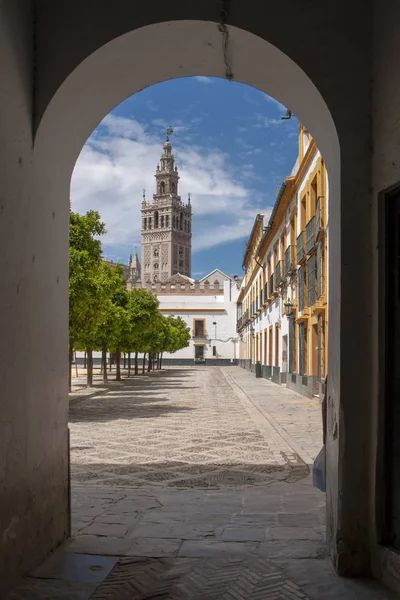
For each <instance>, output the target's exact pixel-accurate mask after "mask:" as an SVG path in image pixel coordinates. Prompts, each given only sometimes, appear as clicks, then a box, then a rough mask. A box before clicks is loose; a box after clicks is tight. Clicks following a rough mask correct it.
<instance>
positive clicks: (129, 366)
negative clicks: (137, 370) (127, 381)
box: [128, 352, 131, 377]
mask: <svg viewBox="0 0 400 600" xmlns="http://www.w3.org/2000/svg"><path fill="white" fill-rule="evenodd" d="M130 376H131V353H130V352H128V377H130Z"/></svg>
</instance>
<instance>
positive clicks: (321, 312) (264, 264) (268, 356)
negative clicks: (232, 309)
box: [239, 124, 329, 397]
mask: <svg viewBox="0 0 400 600" xmlns="http://www.w3.org/2000/svg"><path fill="white" fill-rule="evenodd" d="M311 142H312V138H311V136H310V135H309V133H308V132H307V131H306V130H305V129H304V127H303V126H302V125H301V124H300V125H299V156H298V160H297V161H296V164H295V168H294V169H293V171H292V173H291V175H290V177H289V178H288V179H287V181H286V188H281V189H282V190H283V191H282V193H280V194H278V198H277V202H276V204H275V207H274V211H275V210H276V214H275V212H274V213H273V215H272V216H271V218H270V220H269V225H268V226H271V227H272V229H271V231H270V233H269V232H267V233H265V234H264V235H265V236H266V235H268V245H265V244H264V245H263V243H262V237H261V232H262V228H261V227H260V218H261V216H260V215H258V216H257V217H256V222H255V226H254V227H253V231H252V234H251V236H250V241H249V245H248V247H247V249H246V253H245V258H244V260H245V264H246V265H247V269H246V277H245V278H244V280H243V284H242V293H241V305H242V306H241V307H240V308H239V310H242V311H243V310H246V311H250V317H252V318H251V321H250V322H249V323H248V324H247V325H246V326H245V327H244V328H243V329H240V333H241V335H242V340H243V341H242V344H244V348H242V350H241V356H242V357H243V358H244V359H246V362H244V363H242V364H243V366H246V367H247V368H250V369H253V370H254V367H253V366H252V365H254V364H255V363H256V362H261V364H262V367H263V368H262V374H263V376H264V377H268V378H270V379H272V380H273V381H275V382H276V383H285V384H286V385H287V386H288V387H289V388H291V389H293V390H295V391H297V392H299V393H301V394H304V395H306V396H308V397H311V396H313V395H317V394H320V392H321V391H322V383H323V380H324V378H325V376H326V373H327V368H328V344H327V331H328V321H327V282H328V268H327V264H328V262H327V261H328V255H327V250H328V227H329V224H328V218H327V215H328V185H327V176H326V169H325V166H324V163H323V160H322V157H321V154H320V152H319V151H318V150H317V149H316V147H315V145H311ZM307 150H308V155H307ZM307 165H308V166H307ZM296 176H297V177H298V180H297V182H296V180H295V179H294V177H296ZM290 186H294V187H292V188H291V187H290ZM313 186H314V187H313ZM318 196H323V198H322V197H321V198H320V200H319V206H320V207H321V210H320V215H321V216H320V222H321V223H322V225H323V230H324V231H323V232H321V233H318V237H316V236H315V239H316V241H317V243H316V244H315V243H314V244H311V246H312V248H311V250H310V251H311V253H312V255H310V262H308V261H307V263H306V264H305V262H306V261H305V260H303V259H301V263H302V264H301V265H300V263H299V262H298V260H297V258H298V257H297V239H298V236H299V235H300V234H301V233H302V231H303V230H305V227H306V224H307V223H311V224H312V223H313V218H314V219H316V201H317V197H318ZM280 203H284V205H285V206H286V209H285V210H284V212H282V210H283V209H282V210H281V208H280V207H281V204H280ZM321 203H322V204H321ZM304 241H305V240H304ZM318 246H319V248H320V250H317V248H318ZM257 248H258V249H257ZM260 248H261V249H260ZM305 249H306V248H305ZM287 252H289V253H290V264H291V265H292V267H293V268H292V269H290V272H288V273H286V256H287V254H286V253H287ZM314 261H315V262H314ZM312 263H313V266H314V267H315V270H312V267H311V264H312ZM304 265H305V266H304ZM318 265H319V266H318ZM317 266H318V268H317ZM300 269H302V271H303V272H305V273H306V279H305V285H303V286H302V290H303V291H302V293H301V294H300V282H301V281H302V279H301V278H300V274H299V271H300ZM279 273H280V275H279ZM289 273H290V274H289ZM316 274H317V275H318V277H316V276H315V275H316ZM308 275H310V282H311V281H314V285H313V286H309V284H308V280H307V276H308ZM277 279H278V283H281V285H279V286H276V283H277ZM246 280H247V281H251V280H252V284H251V285H250V287H249V286H247V285H246ZM317 282H318V284H317ZM271 284H272V289H271ZM309 287H310V290H309ZM266 290H267V296H266ZM274 290H275V293H274V294H272V292H273V291H274ZM309 292H310V298H309V297H308V296H309ZM313 294H314V295H315V298H313V297H312V296H313ZM300 295H301V296H302V298H303V303H304V306H303V307H301V304H300ZM288 299H290V300H291V301H292V303H293V304H294V310H293V330H294V339H291V331H292V328H291V327H290V326H289V319H288V318H287V317H286V314H285V309H284V304H285V302H286V301H287V300H288ZM243 307H244V308H243ZM252 328H253V329H254V331H251V329H252ZM291 354H292V355H293V359H290V355H291ZM289 359H290V360H289Z"/></svg>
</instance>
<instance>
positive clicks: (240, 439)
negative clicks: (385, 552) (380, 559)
mask: <svg viewBox="0 0 400 600" xmlns="http://www.w3.org/2000/svg"><path fill="white" fill-rule="evenodd" d="M320 423H321V418H320V405H319V403H318V402H317V401H310V400H307V399H305V398H303V397H302V396H298V395H297V394H294V393H292V392H289V391H288V390H286V389H285V388H280V387H278V386H276V385H275V384H273V383H270V382H267V381H265V380H256V379H255V378H254V376H252V375H251V374H249V373H247V372H245V371H242V370H241V369H239V368H237V367H230V368H224V369H222V368H219V367H214V368H204V367H197V368H192V369H179V370H177V369H168V370H165V371H162V372H159V373H154V374H152V375H145V376H143V377H138V378H137V379H135V380H130V381H126V382H125V383H124V384H123V385H118V386H115V385H113V384H111V385H110V386H109V387H108V388H107V391H106V392H105V391H104V389H103V390H99V393H98V394H97V395H95V396H83V395H82V396H81V397H80V398H78V399H75V400H73V402H72V404H71V425H70V427H71V462H72V480H73V484H74V485H73V537H72V539H71V540H69V541H68V542H67V543H66V544H64V546H63V547H62V548H61V549H59V550H58V551H57V552H56V553H55V554H54V555H53V556H52V557H51V558H50V559H49V561H48V562H47V563H45V564H44V565H42V567H40V569H38V570H36V571H34V572H33V573H32V574H31V577H30V578H27V579H26V580H25V581H24V582H22V583H21V585H20V586H19V588H17V589H15V590H14V591H13V592H11V593H10V595H9V596H8V597H7V600H16V599H19V598H21V599H24V600H25V599H28V598H29V600H42V599H44V598H46V599H48V600H53V599H56V598H57V599H64V598H65V599H66V598H68V599H76V600H85V599H88V598H90V597H93V600H94V599H96V598H97V599H104V600H105V599H108V598H110V599H113V600H114V599H115V600H124V598H129V599H138V600H144V599H145V598H156V597H157V598H163V599H165V600H167V599H171V600H174V599H176V600H180V599H182V600H186V599H189V598H191V599H193V600H197V599H198V600H206V599H208V598H215V599H217V598H218V599H229V598H236V600H237V599H239V598H246V599H247V598H249V599H250V598H251V599H254V600H255V599H256V598H257V599H258V598H262V599H264V598H265V599H269V600H273V599H274V598H277V599H278V598H280V599H281V600H285V599H286V598H287V599H289V598H290V600H295V599H299V600H300V599H309V600H317V599H318V600H320V599H326V600H333V599H335V600H336V599H343V600H350V599H353V598H354V599H357V600H359V599H363V600H364V599H365V600H369V599H371V600H372V599H373V598H374V599H375V598H376V599H377V600H388V599H389V598H393V597H394V596H392V595H390V594H389V592H386V591H385V590H383V589H381V588H379V587H378V586H377V585H375V584H374V583H372V582H360V581H351V580H344V579H340V578H338V577H337V576H336V575H335V574H334V572H333V570H332V567H331V565H330V561H329V559H328V557H327V551H326V546H325V544H324V518H325V508H324V504H325V498H324V495H323V494H322V493H321V492H319V491H318V490H316V489H314V488H313V487H312V484H311V477H310V474H309V466H308V465H310V464H311V462H312V460H313V458H314V457H315V455H316V454H317V452H318V451H319V449H320V445H321V441H320V440H321V427H320Z"/></svg>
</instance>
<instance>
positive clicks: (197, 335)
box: [192, 329, 207, 340]
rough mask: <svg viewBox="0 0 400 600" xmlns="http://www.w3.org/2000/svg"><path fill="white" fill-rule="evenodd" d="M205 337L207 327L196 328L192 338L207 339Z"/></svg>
mask: <svg viewBox="0 0 400 600" xmlns="http://www.w3.org/2000/svg"><path fill="white" fill-rule="evenodd" d="M205 338H207V331H206V330H205V329H199V330H197V329H196V330H195V331H194V332H193V335H192V339H194V340H198V339H205Z"/></svg>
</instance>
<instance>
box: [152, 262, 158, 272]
mask: <svg viewBox="0 0 400 600" xmlns="http://www.w3.org/2000/svg"><path fill="white" fill-rule="evenodd" d="M153 269H154V270H156V271H157V270H158V263H154V265H153Z"/></svg>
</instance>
